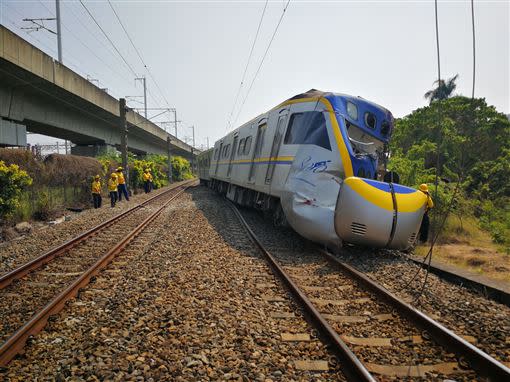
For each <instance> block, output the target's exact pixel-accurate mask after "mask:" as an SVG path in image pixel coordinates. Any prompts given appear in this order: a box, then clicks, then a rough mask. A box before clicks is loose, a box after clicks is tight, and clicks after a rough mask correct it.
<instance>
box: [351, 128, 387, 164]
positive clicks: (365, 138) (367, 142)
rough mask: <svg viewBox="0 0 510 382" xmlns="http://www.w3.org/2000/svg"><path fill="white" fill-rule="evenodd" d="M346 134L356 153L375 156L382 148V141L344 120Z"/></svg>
mask: <svg viewBox="0 0 510 382" xmlns="http://www.w3.org/2000/svg"><path fill="white" fill-rule="evenodd" d="M345 126H346V128H347V134H348V136H349V141H350V143H351V147H352V149H353V151H354V154H356V155H360V156H362V155H370V156H372V157H377V155H378V153H380V152H382V151H383V150H384V142H383V141H381V140H379V139H377V138H375V137H374V136H372V135H370V134H367V133H366V132H365V131H363V130H362V129H360V128H359V127H358V126H356V125H355V124H353V123H351V122H349V121H348V120H345Z"/></svg>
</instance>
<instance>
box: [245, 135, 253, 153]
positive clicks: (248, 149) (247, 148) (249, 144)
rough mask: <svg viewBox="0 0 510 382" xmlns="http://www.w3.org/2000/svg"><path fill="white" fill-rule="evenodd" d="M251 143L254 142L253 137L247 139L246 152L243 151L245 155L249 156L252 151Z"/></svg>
mask: <svg viewBox="0 0 510 382" xmlns="http://www.w3.org/2000/svg"><path fill="white" fill-rule="evenodd" d="M251 141H252V137H251V136H249V137H248V138H246V142H245V143H244V150H243V153H244V155H248V154H249V153H250V150H251Z"/></svg>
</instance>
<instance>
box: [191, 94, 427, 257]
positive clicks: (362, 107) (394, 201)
mask: <svg viewBox="0 0 510 382" xmlns="http://www.w3.org/2000/svg"><path fill="white" fill-rule="evenodd" d="M392 130H393V116H392V114H391V113H390V112H389V111H388V110H386V109H385V108H383V107H381V106H379V105H377V104H374V103H372V102H369V101H367V100H365V99H363V98H361V97H354V96H349V95H346V94H337V93H325V92H321V91H317V90H314V89H312V90H310V91H308V92H306V93H302V94H299V95H296V96H295V97H292V98H290V99H288V100H287V101H285V102H283V103H281V104H279V105H278V106H276V107H275V108H273V109H271V110H270V111H268V112H267V113H264V114H261V115H259V116H258V117H256V118H254V119H252V120H251V121H249V122H247V123H245V124H244V125H242V126H241V127H239V128H237V129H235V130H233V131H232V132H230V133H229V134H228V135H226V136H225V137H223V138H222V139H220V140H218V141H217V142H215V144H214V149H213V150H212V151H211V153H209V154H208V155H211V154H212V157H210V165H209V167H208V168H206V167H203V168H202V169H201V174H202V171H203V174H204V175H203V176H204V181H206V182H207V183H208V184H209V185H210V186H211V187H212V188H213V189H215V190H217V191H219V192H220V193H223V194H225V195H226V197H227V198H229V199H230V200H232V201H233V202H235V203H238V204H240V205H244V206H251V207H255V208H259V209H262V210H266V211H271V212H272V213H273V217H274V221H275V223H276V224H289V225H290V226H291V227H292V228H293V229H294V230H295V231H296V232H298V233H299V234H301V235H302V236H304V237H306V238H307V239H310V240H312V241H315V242H319V243H323V244H325V245H328V246H330V247H335V246H339V245H341V244H342V243H343V242H347V243H353V244H358V245H365V246H370V247H380V248H392V249H406V248H408V247H410V246H412V245H413V244H414V242H415V240H416V237H417V233H418V230H419V226H420V223H421V220H422V218H423V214H424V210H425V204H426V201H427V197H426V196H425V195H424V194H423V193H422V192H420V191H418V190H415V189H412V188H409V187H406V186H402V185H399V184H395V183H391V182H390V183H387V182H383V181H380V180H377V179H378V161H379V158H380V157H382V156H383V155H384V154H385V150H386V147H387V145H388V143H389V140H390V137H391V134H392ZM201 155H204V156H205V155H206V153H203V154H201ZM203 163H207V162H203ZM199 166H200V162H199ZM201 176H202V175H201Z"/></svg>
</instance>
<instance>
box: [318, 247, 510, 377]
mask: <svg viewBox="0 0 510 382" xmlns="http://www.w3.org/2000/svg"><path fill="white" fill-rule="evenodd" d="M319 252H321V253H322V254H323V255H324V257H325V258H326V259H327V260H328V261H329V262H331V263H332V264H333V265H335V266H337V267H338V268H340V270H341V271H343V272H344V273H346V274H348V275H349V276H350V277H352V278H353V279H355V280H356V281H359V282H360V283H361V284H362V285H364V286H365V288H367V289H369V290H370V291H371V292H373V293H375V294H376V295H377V296H379V297H381V298H383V299H384V300H385V301H387V302H388V303H389V304H390V305H391V306H393V307H394V308H395V309H396V310H397V311H398V312H399V313H400V314H401V315H402V316H404V317H406V318H407V319H409V320H410V321H411V322H413V323H415V324H416V325H417V326H419V327H421V328H422V329H423V330H426V331H427V332H428V333H429V334H430V336H431V337H432V339H434V340H435V341H436V342H437V343H439V344H440V345H442V346H444V347H445V348H446V349H448V350H449V351H451V352H452V353H455V354H456V355H457V356H459V357H463V358H464V359H465V360H466V361H468V362H469V365H470V367H472V368H473V369H474V370H475V371H476V372H477V373H479V374H480V375H482V376H485V377H488V378H490V380H492V381H510V369H509V368H508V367H506V366H505V365H503V364H502V363H500V362H498V361H497V360H496V359H494V358H492V357H491V356H490V355H488V354H487V353H485V352H483V351H482V350H480V349H478V348H477V347H476V346H473V345H472V344H470V343H469V342H467V341H466V340H464V339H463V338H461V337H459V336H458V335H456V334H455V333H454V332H452V331H451V330H449V329H447V328H445V327H444V326H443V325H441V324H440V323H438V322H436V321H434V320H433V319H431V318H430V317H429V316H427V315H426V314H424V313H422V312H421V311H419V310H418V309H416V308H414V307H413V306H411V305H409V304H408V303H406V302H405V301H403V300H402V299H400V298H398V297H397V296H395V295H394V294H393V293H391V292H390V291H388V290H387V289H385V288H384V287H382V286H380V285H379V284H377V283H376V282H375V281H374V280H372V279H371V278H369V277H368V276H367V275H365V274H363V273H362V272H360V271H358V270H357V269H356V268H354V267H352V266H350V265H348V264H346V263H344V262H342V261H340V260H338V259H337V258H336V257H334V256H333V255H331V254H330V253H328V252H325V251H323V250H322V249H319Z"/></svg>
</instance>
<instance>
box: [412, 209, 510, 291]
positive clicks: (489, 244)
mask: <svg viewBox="0 0 510 382" xmlns="http://www.w3.org/2000/svg"><path fill="white" fill-rule="evenodd" d="M429 248H430V244H427V245H419V246H417V248H416V251H415V252H416V254H417V255H418V256H422V257H423V256H425V255H426V254H427V252H428V250H429ZM433 256H434V259H435V260H437V261H439V262H442V263H446V264H450V265H454V266H456V267H459V268H462V269H465V270H468V271H470V272H474V273H477V274H480V275H483V276H486V277H488V278H491V279H493V280H496V281H501V282H506V283H510V255H508V254H507V253H505V252H504V251H501V250H500V248H499V247H498V246H496V245H495V244H494V243H493V241H492V239H491V236H490V235H489V234H488V233H487V232H486V231H484V230H482V229H481V228H480V226H479V225H478V221H477V220H476V219H475V218H474V217H462V218H459V217H458V216H455V215H450V216H449V217H448V219H447V221H446V223H445V226H444V228H443V230H442V232H441V233H440V235H439V238H438V240H437V243H436V245H435V247H434V253H433Z"/></svg>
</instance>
